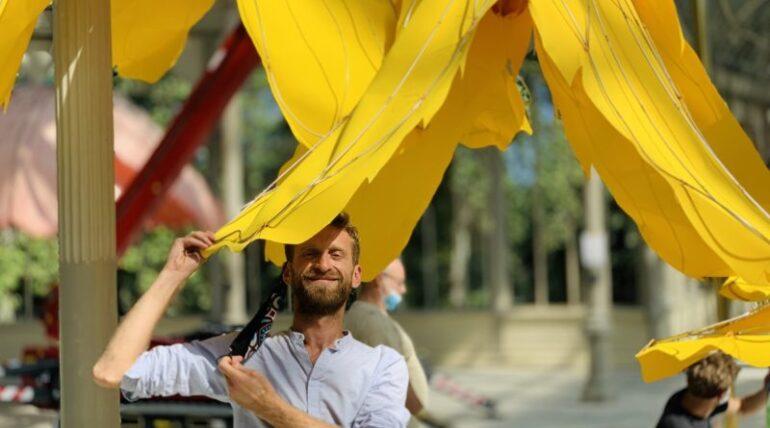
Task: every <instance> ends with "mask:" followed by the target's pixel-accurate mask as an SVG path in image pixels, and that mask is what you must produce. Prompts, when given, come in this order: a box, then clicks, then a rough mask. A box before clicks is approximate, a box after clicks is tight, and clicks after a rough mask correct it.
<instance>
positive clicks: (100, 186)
mask: <svg viewBox="0 0 770 428" xmlns="http://www.w3.org/2000/svg"><path fill="white" fill-rule="evenodd" d="M110 36H111V32H110V2H109V0H57V1H56V2H55V4H54V36H53V39H54V64H55V73H56V74H55V76H56V126H57V156H58V191H59V258H60V259H59V260H60V268H59V272H60V280H61V287H60V289H59V290H60V291H59V293H60V308H59V317H60V328H61V330H60V337H61V349H60V373H61V375H60V376H61V394H62V396H61V426H62V427H65V428H79V427H118V426H119V424H120V417H119V410H118V393H117V391H107V390H104V389H101V388H99V387H97V386H96V384H95V383H94V382H93V381H92V378H91V367H92V366H93V365H94V363H95V362H96V359H97V357H98V356H99V354H100V353H101V351H102V350H103V349H104V347H105V346H106V345H107V340H108V339H109V336H110V334H111V333H112V331H113V330H114V329H115V326H116V325H117V298H116V269H115V268H116V266H115V265H116V262H115V190H114V183H115V172H114V167H113V162H114V149H113V124H112V60H111V51H110V45H111V41H110Z"/></svg>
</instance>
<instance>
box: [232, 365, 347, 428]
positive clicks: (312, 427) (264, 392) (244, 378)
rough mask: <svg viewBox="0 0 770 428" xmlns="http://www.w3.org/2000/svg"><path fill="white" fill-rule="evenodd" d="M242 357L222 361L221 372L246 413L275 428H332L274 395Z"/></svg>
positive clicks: (273, 391) (261, 377) (233, 396)
mask: <svg viewBox="0 0 770 428" xmlns="http://www.w3.org/2000/svg"><path fill="white" fill-rule="evenodd" d="M242 361H243V357H238V356H236V357H222V358H221V359H220V360H219V371H220V372H222V374H223V375H224V376H225V379H226V380H227V389H228V393H229V394H230V398H231V399H232V400H233V401H234V402H236V403H238V405H240V406H241V407H243V408H244V409H247V410H250V411H251V412H252V413H254V414H255V415H256V416H257V417H258V418H260V419H262V420H263V421H265V422H267V423H269V424H270V425H272V426H274V427H275V428H290V427H292V428H293V427H304V428H330V427H334V425H330V424H328V423H326V422H323V421H321V420H318V419H316V418H314V417H312V416H310V415H308V414H307V413H304V412H302V411H300V410H298V409H297V408H296V407H293V406H292V405H291V404H289V403H287V402H286V401H285V400H284V399H282V398H281V396H280V395H278V393H277V392H275V389H274V388H273V385H271V384H270V381H268V380H267V378H265V376H263V375H262V374H261V373H259V372H255V371H254V370H250V369H247V368H246V367H244V366H243V365H242V364H241V362H242Z"/></svg>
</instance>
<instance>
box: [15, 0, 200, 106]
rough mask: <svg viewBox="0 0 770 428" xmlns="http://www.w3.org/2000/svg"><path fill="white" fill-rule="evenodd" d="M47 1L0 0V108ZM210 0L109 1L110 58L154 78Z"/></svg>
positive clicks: (122, 69)
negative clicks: (110, 20)
mask: <svg viewBox="0 0 770 428" xmlns="http://www.w3.org/2000/svg"><path fill="white" fill-rule="evenodd" d="M50 3H51V2H50V0H0V58H1V59H2V62H0V107H3V108H5V106H7V104H8V102H9V101H10V97H11V89H12V88H13V83H14V80H15V79H16V74H17V73H18V70H19V65H20V64H21V58H22V56H23V55H24V52H25V51H26V50H27V46H28V45H29V40H30V38H31V37H32V32H33V31H34V29H35V23H36V22H37V19H38V17H39V16H40V14H41V13H42V12H43V10H44V9H45V8H46V7H47V6H48V5H49V4H50ZM213 3H214V0H163V1H160V2H158V1H151V0H112V2H111V3H110V7H111V10H110V13H111V16H112V61H113V64H114V66H115V68H116V69H117V71H118V73H120V75H121V76H123V77H127V78H130V79H140V80H144V81H147V82H155V81H157V80H158V79H160V78H161V76H163V74H164V73H165V72H166V71H168V70H169V69H170V68H171V67H172V66H173V65H174V64H175V63H176V61H177V59H178V58H179V55H180V54H181V53H182V50H183V49H184V45H185V43H186V42H187V34H188V33H189V31H190V28H192V26H193V25H195V24H196V23H197V22H198V21H199V20H200V19H201V18H202V17H203V15H205V14H206V12H208V10H209V9H211V6H212V4H213Z"/></svg>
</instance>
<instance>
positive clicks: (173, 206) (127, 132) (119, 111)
mask: <svg viewBox="0 0 770 428" xmlns="http://www.w3.org/2000/svg"><path fill="white" fill-rule="evenodd" d="M114 105H115V107H114V122H115V176H116V177H115V181H116V183H115V191H116V197H117V195H119V193H120V192H121V191H122V190H123V189H125V188H126V187H127V186H128V185H129V183H130V182H131V180H133V178H134V176H135V175H136V173H137V172H138V171H139V169H140V168H141V167H142V166H143V165H144V163H145V162H146V161H147V159H148V158H149V157H150V155H152V152H153V150H154V149H155V146H156V145H157V144H158V143H159V142H160V138H161V137H162V131H161V129H160V128H159V127H158V126H157V125H155V123H153V122H152V119H150V117H149V116H148V115H147V114H146V113H145V112H144V111H143V110H142V109H140V108H138V107H136V106H133V105H132V104H131V103H130V102H128V101H127V100H125V99H123V98H120V97H116V98H115V101H114ZM56 192H57V190H56V125H55V118H54V92H53V89H52V88H46V87H39V86H17V87H16V89H15V90H14V91H13V102H11V104H10V106H9V107H8V111H7V112H6V113H5V114H3V113H0V229H5V228H16V229H19V230H22V231H24V232H26V233H28V234H31V235H34V236H40V237H51V236H54V235H56V231H57V203H56ZM224 221H225V218H224V214H223V210H222V207H221V204H220V203H219V201H217V200H216V198H214V196H213V195H212V193H211V190H210V189H209V187H208V185H207V184H206V181H205V179H204V178H203V177H202V176H201V175H200V174H199V173H198V172H197V171H196V170H195V169H194V168H192V167H191V166H189V165H188V166H186V167H185V168H184V170H183V171H182V174H181V175H180V177H179V178H178V179H177V181H176V182H175V183H174V185H173V186H172V187H171V189H170V190H169V193H168V194H167V195H166V197H165V198H164V200H163V201H162V202H161V204H160V205H159V206H158V208H157V209H156V211H155V212H154V213H153V215H152V216H151V218H150V220H149V221H148V222H147V224H146V225H145V226H146V227H150V226H154V225H157V224H164V225H167V226H169V227H174V228H178V227H181V226H185V225H192V226H195V227H197V228H201V229H204V230H216V229H217V228H219V226H221V225H222V224H223V223H224Z"/></svg>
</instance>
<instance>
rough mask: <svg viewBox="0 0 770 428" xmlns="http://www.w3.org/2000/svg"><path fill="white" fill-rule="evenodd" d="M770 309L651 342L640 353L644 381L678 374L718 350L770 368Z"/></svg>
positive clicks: (765, 308)
mask: <svg viewBox="0 0 770 428" xmlns="http://www.w3.org/2000/svg"><path fill="white" fill-rule="evenodd" d="M768 349H770V307H764V308H762V309H759V310H756V311H753V312H751V313H749V314H747V315H744V316H742V317H738V318H735V319H732V320H729V321H725V322H722V323H719V324H715V325H712V326H709V327H706V328H704V329H701V330H698V331H693V332H689V333H685V334H682V335H678V336H674V337H671V338H668V339H664V340H660V341H653V342H650V344H649V345H647V346H646V347H645V348H644V349H642V350H641V351H639V353H638V354H636V359H637V360H638V361H639V364H640V365H641V368H642V379H644V381H645V382H654V381H656V380H660V379H663V378H666V377H668V376H672V375H675V374H677V373H679V372H681V371H682V370H684V369H686V368H687V367H689V366H690V365H692V364H693V363H695V362H696V361H698V360H700V359H702V358H704V357H706V356H707V355H708V354H709V353H711V352H712V351H715V350H721V351H722V352H725V353H726V354H730V355H732V356H733V357H735V358H737V359H739V360H741V361H743V362H744V363H746V364H750V365H752V366H755V367H767V366H770V352H768Z"/></svg>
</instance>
